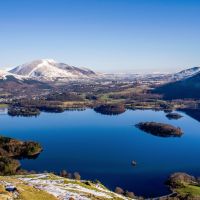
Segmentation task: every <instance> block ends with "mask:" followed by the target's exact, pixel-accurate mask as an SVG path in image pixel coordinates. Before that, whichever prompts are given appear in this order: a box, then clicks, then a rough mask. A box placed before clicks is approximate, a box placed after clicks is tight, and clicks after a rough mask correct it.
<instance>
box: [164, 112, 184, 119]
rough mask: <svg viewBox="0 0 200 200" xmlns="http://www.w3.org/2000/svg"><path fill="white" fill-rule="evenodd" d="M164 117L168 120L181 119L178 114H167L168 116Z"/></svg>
mask: <svg viewBox="0 0 200 200" xmlns="http://www.w3.org/2000/svg"><path fill="white" fill-rule="evenodd" d="M166 117H167V118H168V119H180V118H182V117H183V116H182V115H180V114H178V113H168V114H167V115H166Z"/></svg>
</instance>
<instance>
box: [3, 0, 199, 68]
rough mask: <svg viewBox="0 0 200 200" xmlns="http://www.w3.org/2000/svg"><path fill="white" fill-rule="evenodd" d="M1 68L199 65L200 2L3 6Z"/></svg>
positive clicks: (56, 0) (16, 0) (29, 1)
mask: <svg viewBox="0 0 200 200" xmlns="http://www.w3.org/2000/svg"><path fill="white" fill-rule="evenodd" d="M0 52H1V53H0V67H1V68H5V67H10V66H16V65H19V64H22V63H24V62H27V61H31V60H35V59H38V58H53V59H55V60H57V61H60V62H65V63H68V64H72V65H76V66H87V67H90V68H91V69H94V70H97V71H106V72H110V71H118V72H119V71H120V72H122V71H123V72H124V71H132V72H137V71H139V72H152V71H176V70H179V69H183V68H187V67H189V66H196V65H200V1H199V0H196V1H195V0H1V1H0Z"/></svg>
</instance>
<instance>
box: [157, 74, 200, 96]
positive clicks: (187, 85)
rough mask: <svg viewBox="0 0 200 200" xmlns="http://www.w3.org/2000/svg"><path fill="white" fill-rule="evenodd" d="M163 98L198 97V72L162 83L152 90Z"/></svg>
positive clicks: (199, 90) (199, 79)
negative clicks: (178, 79) (185, 77)
mask: <svg viewBox="0 0 200 200" xmlns="http://www.w3.org/2000/svg"><path fill="white" fill-rule="evenodd" d="M154 92H155V93H159V94H163V96H164V98H165V99H183V98H200V73H198V74H196V75H194V76H192V77H190V78H187V79H184V80H180V81H176V82H172V83H168V84H165V85H162V86H160V87H158V88H156V89H155V90H154Z"/></svg>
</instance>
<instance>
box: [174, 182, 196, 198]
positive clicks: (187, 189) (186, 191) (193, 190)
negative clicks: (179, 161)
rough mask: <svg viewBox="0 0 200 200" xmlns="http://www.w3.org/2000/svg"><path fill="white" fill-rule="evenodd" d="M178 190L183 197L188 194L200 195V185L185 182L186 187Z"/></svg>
mask: <svg viewBox="0 0 200 200" xmlns="http://www.w3.org/2000/svg"><path fill="white" fill-rule="evenodd" d="M176 192H177V193H178V194H179V195H180V196H182V197H184V196H188V195H189V196H191V197H200V186H196V185H187V184H185V185H184V187H181V188H178V189H176Z"/></svg>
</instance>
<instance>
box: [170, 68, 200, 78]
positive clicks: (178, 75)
mask: <svg viewBox="0 0 200 200" xmlns="http://www.w3.org/2000/svg"><path fill="white" fill-rule="evenodd" d="M199 72H200V67H192V68H189V69H185V70H182V71H180V72H178V73H175V74H173V76H172V78H173V79H174V80H181V79H186V78H189V77H192V76H194V75H196V74H198V73H199Z"/></svg>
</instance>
